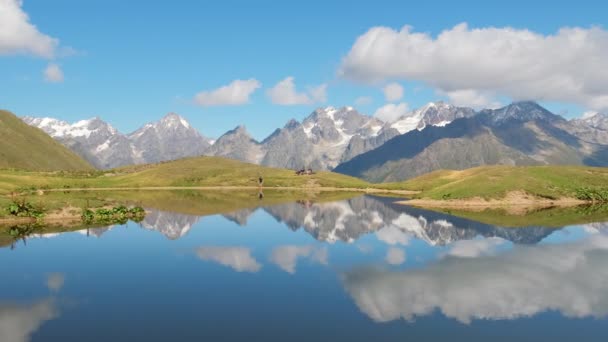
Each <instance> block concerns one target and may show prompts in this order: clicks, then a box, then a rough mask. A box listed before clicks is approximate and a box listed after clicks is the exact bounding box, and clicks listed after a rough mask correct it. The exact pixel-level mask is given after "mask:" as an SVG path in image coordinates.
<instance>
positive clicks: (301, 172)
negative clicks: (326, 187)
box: [296, 169, 314, 176]
mask: <svg viewBox="0 0 608 342" xmlns="http://www.w3.org/2000/svg"><path fill="white" fill-rule="evenodd" d="M313 174H314V172H313V171H312V169H301V170H297V171H296V175H298V176H302V175H313Z"/></svg>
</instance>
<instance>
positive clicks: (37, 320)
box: [0, 299, 59, 342]
mask: <svg viewBox="0 0 608 342" xmlns="http://www.w3.org/2000/svg"><path fill="white" fill-rule="evenodd" d="M58 315H59V313H58V310H57V308H56V305H55V301H54V300H52V299H44V300H41V301H38V302H35V303H32V304H28V305H21V304H0V341H11V342H26V341H30V340H31V335H32V334H33V333H34V332H36V331H37V330H38V329H39V328H40V327H41V326H42V324H44V322H46V321H49V320H52V319H53V318H56V317H57V316H58Z"/></svg>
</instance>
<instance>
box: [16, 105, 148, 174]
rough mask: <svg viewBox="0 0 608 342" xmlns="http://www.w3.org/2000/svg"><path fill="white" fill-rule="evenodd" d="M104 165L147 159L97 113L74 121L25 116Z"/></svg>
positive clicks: (91, 161)
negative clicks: (142, 157) (141, 156)
mask: <svg viewBox="0 0 608 342" xmlns="http://www.w3.org/2000/svg"><path fill="white" fill-rule="evenodd" d="M23 121H24V122H25V123H27V124H29V125H31V126H34V127H38V128H40V129H42V130H43V131H45V132H46V133H47V134H49V135H50V136H51V137H53V138H55V139H56V140H58V141H59V142H61V143H62V144H63V145H65V146H67V147H68V148H70V149H71V150H73V151H74V152H76V153H77V154H78V155H80V156H81V157H83V158H84V159H86V160H87V161H89V162H90V163H91V164H92V165H93V166H95V167H97V168H100V169H107V168H112V167H115V166H121V165H129V164H135V163H138V162H143V160H139V159H137V158H136V157H135V156H134V154H133V153H132V147H131V143H130V141H129V140H128V139H127V137H125V136H124V135H122V134H120V132H118V131H117V130H116V129H115V128H114V127H112V126H111V125H110V124H108V123H106V122H105V121H103V120H101V119H99V118H97V117H95V118H91V119H88V120H81V121H78V122H75V123H73V124H70V123H68V122H65V121H60V120H57V119H53V118H33V117H24V118H23Z"/></svg>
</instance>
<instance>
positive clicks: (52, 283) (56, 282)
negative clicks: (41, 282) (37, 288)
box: [46, 273, 65, 292]
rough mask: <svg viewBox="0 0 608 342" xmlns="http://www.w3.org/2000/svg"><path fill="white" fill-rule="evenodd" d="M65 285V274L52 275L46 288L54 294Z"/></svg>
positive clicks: (47, 280) (48, 278) (47, 281)
mask: <svg viewBox="0 0 608 342" xmlns="http://www.w3.org/2000/svg"><path fill="white" fill-rule="evenodd" d="M64 283H65V275H64V274H63V273H51V274H49V276H48V277H47V279H46V286H47V287H48V288H49V290H51V291H53V292H57V291H59V290H61V288H62V287H63V284H64Z"/></svg>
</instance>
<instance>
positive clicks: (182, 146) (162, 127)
mask: <svg viewBox="0 0 608 342" xmlns="http://www.w3.org/2000/svg"><path fill="white" fill-rule="evenodd" d="M127 138H128V139H129V140H130V141H131V143H132V145H133V153H134V155H135V156H136V157H137V158H138V159H141V160H143V161H144V162H145V163H157V162H160V161H165V160H173V159H179V158H184V157H192V156H200V155H202V154H203V153H204V152H205V151H206V150H207V149H208V148H209V146H210V142H209V139H207V138H205V137H203V136H202V135H201V134H200V133H199V132H198V131H197V130H196V129H195V128H193V127H192V126H190V124H189V123H188V121H186V120H185V119H184V118H182V117H181V116H179V115H177V114H175V113H169V114H167V115H166V116H165V117H163V118H162V119H160V120H159V121H157V122H153V123H149V124H146V125H144V126H143V127H142V128H140V129H138V130H137V131H135V132H133V133H131V134H129V135H128V136H127Z"/></svg>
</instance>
